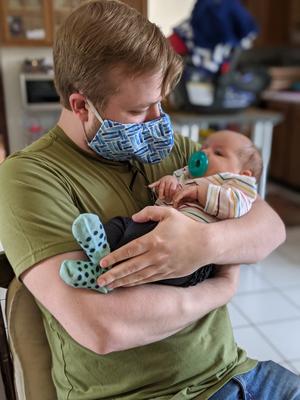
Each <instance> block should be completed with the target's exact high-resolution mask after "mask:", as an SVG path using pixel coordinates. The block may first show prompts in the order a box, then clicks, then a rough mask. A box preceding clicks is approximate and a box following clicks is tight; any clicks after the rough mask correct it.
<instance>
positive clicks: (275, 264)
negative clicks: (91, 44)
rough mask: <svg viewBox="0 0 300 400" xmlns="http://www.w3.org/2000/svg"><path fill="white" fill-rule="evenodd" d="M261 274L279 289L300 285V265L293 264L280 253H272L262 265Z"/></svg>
mask: <svg viewBox="0 0 300 400" xmlns="http://www.w3.org/2000/svg"><path fill="white" fill-rule="evenodd" d="M260 273H261V276H262V278H264V279H266V280H267V281H268V282H270V284H271V285H273V286H276V287H279V288H284V287H287V286H290V285H300V264H299V265H298V264H295V263H291V262H290V261H289V260H288V259H287V258H284V257H282V256H281V255H279V253H276V254H274V253H272V254H271V255H270V256H269V257H268V258H266V259H265V260H263V261H262V262H261V263H260Z"/></svg>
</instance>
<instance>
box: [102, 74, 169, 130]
mask: <svg viewBox="0 0 300 400" xmlns="http://www.w3.org/2000/svg"><path fill="white" fill-rule="evenodd" d="M114 75H115V76H114ZM111 78H112V79H117V80H118V81H119V84H118V90H117V92H116V93H115V94H113V95H112V96H110V98H109V99H108V101H107V102H106V105H105V107H104V109H103V111H102V112H101V113H100V114H101V117H102V119H111V120H113V121H117V122H122V123H141V122H145V121H149V120H152V119H156V118H158V117H159V116H160V112H159V107H158V105H159V103H160V101H161V99H162V98H161V86H162V76H161V73H156V74H144V75H139V76H135V77H126V76H124V73H123V74H122V73H117V72H115V73H114V74H113V76H112V77H111ZM118 81H117V82H118Z"/></svg>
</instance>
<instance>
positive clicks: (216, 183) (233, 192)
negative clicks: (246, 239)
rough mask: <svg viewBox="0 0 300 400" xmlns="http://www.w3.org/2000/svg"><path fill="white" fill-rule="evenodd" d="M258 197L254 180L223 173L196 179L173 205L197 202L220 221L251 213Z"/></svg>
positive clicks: (179, 193) (181, 192)
mask: <svg viewBox="0 0 300 400" xmlns="http://www.w3.org/2000/svg"><path fill="white" fill-rule="evenodd" d="M256 196H257V191H256V184H255V179H254V178H252V177H248V176H244V175H232V174H230V173H220V174H217V175H213V176H211V177H208V178H198V179H194V180H193V182H191V184H188V185H186V186H184V187H183V188H182V190H180V191H179V192H178V193H176V194H175V195H174V198H173V205H174V207H178V206H179V205H180V203H183V202H184V201H185V202H187V201H188V202H193V201H197V202H198V204H200V205H201V206H202V207H203V208H204V211H205V212H207V213H208V214H210V215H213V216H215V217H217V218H219V219H227V218H238V217H241V216H242V215H244V214H246V213H247V212H248V211H249V210H250V209H251V206H252V203H253V202H254V201H255V199H256Z"/></svg>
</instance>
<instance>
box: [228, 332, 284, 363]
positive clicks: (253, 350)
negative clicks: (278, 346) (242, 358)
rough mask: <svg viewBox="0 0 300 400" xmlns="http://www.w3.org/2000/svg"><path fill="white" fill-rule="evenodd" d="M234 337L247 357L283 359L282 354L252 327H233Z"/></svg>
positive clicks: (264, 359) (277, 360)
mask: <svg viewBox="0 0 300 400" xmlns="http://www.w3.org/2000/svg"><path fill="white" fill-rule="evenodd" d="M234 337H235V340H236V342H237V344H238V345H239V346H240V347H241V348H243V349H245V350H246V351H247V354H248V356H249V357H252V358H255V359H258V360H260V361H266V360H273V361H276V362H280V361H283V357H282V355H281V354H279V353H278V352H277V351H276V350H275V349H274V348H273V347H272V346H271V345H270V344H269V343H268V342H267V341H266V340H265V339H264V337H263V336H262V335H260V334H259V332H257V330H256V329H255V328H253V327H250V326H249V327H243V328H235V329H234Z"/></svg>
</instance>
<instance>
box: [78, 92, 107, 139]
mask: <svg viewBox="0 0 300 400" xmlns="http://www.w3.org/2000/svg"><path fill="white" fill-rule="evenodd" d="M86 104H87V105H88V108H90V109H91V110H92V112H93V114H94V115H95V117H96V118H97V119H98V121H99V122H100V123H101V124H103V119H102V118H101V116H100V114H99V113H98V111H97V110H96V108H95V106H94V105H93V103H92V102H91V101H90V100H89V99H88V98H86ZM82 127H83V132H84V136H85V141H86V144H87V145H89V143H90V140H89V138H88V136H87V134H86V130H85V127H84V124H83V123H82Z"/></svg>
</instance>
